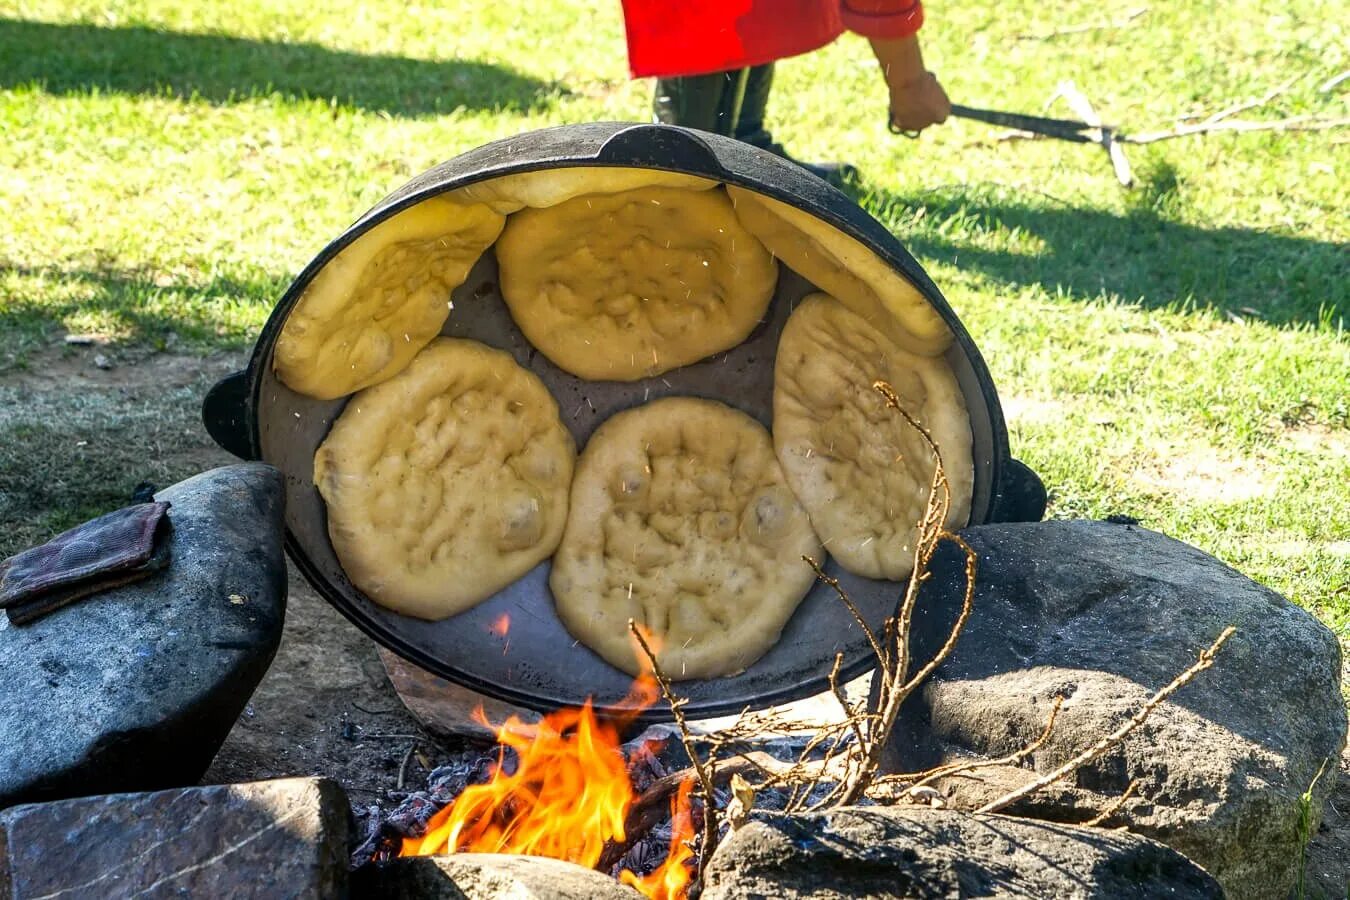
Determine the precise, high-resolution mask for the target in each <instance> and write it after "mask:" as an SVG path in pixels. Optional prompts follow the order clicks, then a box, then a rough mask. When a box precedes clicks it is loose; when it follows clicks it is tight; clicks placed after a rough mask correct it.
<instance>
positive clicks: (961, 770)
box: [884, 696, 1064, 791]
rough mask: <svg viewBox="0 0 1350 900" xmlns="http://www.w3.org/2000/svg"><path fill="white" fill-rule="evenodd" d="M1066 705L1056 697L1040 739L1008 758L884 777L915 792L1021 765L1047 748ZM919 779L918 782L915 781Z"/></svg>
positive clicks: (976, 761) (951, 765)
mask: <svg viewBox="0 0 1350 900" xmlns="http://www.w3.org/2000/svg"><path fill="white" fill-rule="evenodd" d="M1063 705H1064V697H1063V696H1057V697H1055V703H1054V705H1053V706H1051V707H1050V716H1049V718H1048V719H1046V722H1045V728H1044V729H1042V730H1041V734H1040V737H1038V738H1036V740H1034V741H1032V742H1031V743H1030V744H1027V745H1026V746H1025V747H1023V748H1022V749H1021V750H1014V751H1013V752H1012V753H1009V754H1008V755H1007V756H1000V757H999V758H998V759H981V760H966V761H962V762H955V763H948V764H947V765H945V766H938V767H937V768H935V769H930V770H929V771H927V772H918V773H916V774H914V775H887V776H885V777H884V780H885V781H886V782H888V783H889V782H897V781H904V782H913V783H912V784H909V785H908V787H907V788H906V789H907V790H910V791H912V790H914V789H915V788H920V787H925V786H927V785H929V784H931V783H932V782H934V781H937V780H938V779H939V778H947V777H951V776H955V775H963V774H965V773H966V772H974V771H977V770H979V769H989V768H993V767H995V766H1015V765H1017V764H1019V763H1021V762H1022V761H1023V760H1024V759H1026V758H1027V757H1028V756H1030V755H1031V754H1033V753H1035V752H1036V751H1037V750H1039V749H1041V748H1042V747H1044V746H1045V742H1046V741H1048V740H1050V734H1051V732H1053V731H1054V730H1055V718H1056V716H1058V715H1059V710H1060V707H1062V706H1063ZM915 779H917V780H915Z"/></svg>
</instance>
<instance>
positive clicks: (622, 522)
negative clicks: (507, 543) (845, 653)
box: [549, 397, 823, 679]
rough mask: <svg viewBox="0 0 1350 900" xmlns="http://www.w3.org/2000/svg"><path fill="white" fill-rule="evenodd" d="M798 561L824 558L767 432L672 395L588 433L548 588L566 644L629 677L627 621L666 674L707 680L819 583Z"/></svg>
mask: <svg viewBox="0 0 1350 900" xmlns="http://www.w3.org/2000/svg"><path fill="white" fill-rule="evenodd" d="M803 555H806V556H811V557H813V558H815V559H816V560H817V561H821V562H823V554H822V550H821V547H820V542H819V541H818V540H817V539H816V536H815V534H814V533H813V532H812V531H811V523H810V522H809V520H808V519H807V517H806V512H805V510H803V509H802V507H801V505H800V504H799V503H798V502H797V500H796V498H794V497H793V495H792V492H791V490H789V489H788V486H787V484H786V482H785V481H784V480H783V473H782V470H781V469H780V468H779V465H778V461H777V460H776V459H775V458H774V454H773V445H772V442H771V441H770V438H769V434H768V432H767V431H765V429H764V426H762V425H760V424H759V423H758V422H756V421H755V420H754V419H752V418H750V417H749V416H747V415H746V414H745V413H742V412H739V411H737V410H734V409H732V408H731V407H729V406H725V405H723V404H721V403H716V402H714V401H711V400H700V399H696V398H693V397H669V398H666V399H662V400H655V401H653V402H651V403H648V404H647V405H645V406H640V407H637V408H635V409H630V410H626V411H624V412H621V413H619V414H618V415H616V416H614V417H613V418H611V419H609V420H608V421H606V422H605V423H604V424H603V425H601V426H600V428H598V429H597V430H596V432H595V434H594V435H593V436H592V437H591V440H590V442H589V443H588V444H587V445H586V449H585V450H584V451H583V452H582V454H581V458H580V459H579V460H578V461H577V474H576V480H575V482H574V483H573V485H572V505H571V510H570V512H569V515H568V519H567V530H566V532H565V533H564V535H563V541H562V544H561V545H559V547H558V553H557V555H556V556H555V557H554V559H553V573H552V575H551V577H550V578H549V586H550V587H551V588H552V589H553V597H554V601H555V603H556V604H557V608H558V615H559V617H561V619H562V621H563V624H564V625H566V626H567V629H568V630H569V631H570V632H571V633H572V634H573V636H574V637H576V638H578V639H579V640H580V641H581V642H582V643H584V644H586V646H588V647H590V648H591V649H593V650H595V651H596V652H597V653H599V654H600V655H601V656H602V657H604V658H605V659H606V660H607V661H609V662H610V663H611V664H613V665H615V666H617V667H618V668H620V669H622V670H624V671H625V672H628V673H629V674H634V675H635V674H637V672H638V665H637V654H636V652H635V650H634V647H633V644H632V642H631V637H630V635H629V631H628V620H629V619H630V618H631V619H634V620H635V621H637V622H638V623H639V624H642V625H645V626H646V627H647V628H649V629H650V630H651V631H652V632H653V633H654V634H655V636H656V639H657V642H658V644H659V645H660V651H659V653H658V660H659V662H660V663H661V667H662V669H663V670H664V671H665V673H666V674H667V675H669V676H670V677H671V678H673V679H686V678H712V677H714V676H718V675H731V674H734V673H736V672H739V671H741V670H742V669H744V668H746V667H747V666H749V665H750V664H751V663H753V662H754V661H755V660H757V659H759V658H760V657H761V656H763V655H764V653H765V652H766V651H767V650H768V649H769V648H770V647H772V646H773V645H774V644H775V643H777V641H778V636H779V634H780V633H781V632H782V630H783V626H784V625H785V624H786V623H787V620H788V619H789V618H790V617H791V615H792V611H793V610H794V609H796V608H797V604H798V603H800V602H801V599H802V597H804V596H805V595H806V592H807V591H808V590H809V589H810V588H811V585H812V583H813V581H814V579H815V573H813V572H812V571H811V568H810V567H809V566H808V565H807V564H806V563H805V562H803V561H802V556H803Z"/></svg>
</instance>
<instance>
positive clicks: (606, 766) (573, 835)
mask: <svg viewBox="0 0 1350 900" xmlns="http://www.w3.org/2000/svg"><path fill="white" fill-rule="evenodd" d="M503 630H505V629H503ZM644 638H645V639H646V640H647V641H648V642H649V643H651V641H652V638H651V636H650V635H647V634H645V633H644ZM653 649H655V645H654V644H653ZM660 696H661V694H660V686H659V685H658V684H657V682H656V679H655V678H654V677H653V676H652V675H651V673H650V672H645V671H644V672H643V674H641V675H639V676H638V678H637V680H636V681H634V682H633V685H632V687H631V688H630V689H629V691H628V694H627V696H626V697H624V699H623V701H622V702H621V703H620V704H619V705H618V706H616V707H615V708H614V709H613V710H611V711H610V715H609V716H608V717H606V718H601V717H599V716H597V715H596V713H595V710H594V709H593V708H592V706H591V702H590V701H589V700H587V701H586V703H585V704H584V705H583V706H581V707H580V708H575V707H574V708H568V709H560V710H557V711H556V712H552V713H549V714H547V715H545V716H544V717H543V719H542V720H541V721H540V722H539V724H538V725H531V724H528V723H526V722H522V721H521V720H519V719H518V718H516V717H515V716H512V717H510V718H508V719H507V720H506V722H505V723H503V724H502V725H501V726H499V727H498V728H497V742H498V744H500V745H501V747H502V750H501V753H500V755H499V757H498V760H497V766H496V769H495V771H494V772H493V774H492V777H491V779H490V780H489V781H488V782H487V783H485V784H477V785H471V786H469V787H467V788H465V789H464V791H463V792H462V793H460V795H459V796H458V797H457V798H455V800H454V802H452V803H451V804H450V805H449V806H446V807H445V808H443V809H441V810H440V811H439V812H437V813H436V814H435V815H434V816H432V818H431V821H430V822H429V823H428V828H427V833H426V834H425V835H423V836H422V837H420V838H406V839H404V841H403V846H402V848H401V850H400V854H399V855H400V856H427V855H431V854H437V853H519V854H524V855H527V856H548V857H552V858H554V859H562V860H567V861H568V862H574V863H577V864H578V865H582V866H585V867H587V868H594V867H595V865H596V864H597V863H598V862H599V860H600V855H601V853H602V852H603V850H604V847H605V844H606V842H608V841H610V840H624V839H625V834H624V821H625V819H626V817H627V815H628V810H629V808H630V807H631V806H632V804H633V800H634V799H635V797H636V795H635V793H634V791H633V785H632V782H631V781H630V780H629V778H628V769H627V766H626V765H625V761H624V758H623V754H622V751H621V749H620V744H621V742H620V737H619V732H620V729H622V728H624V727H626V726H627V725H629V724H631V723H632V721H633V720H634V719H635V718H636V717H637V714H638V713H639V712H641V711H642V710H643V709H646V708H647V707H649V706H651V705H652V704H653V703H655V702H656V701H657V700H658V699H659V698H660ZM508 748H509V749H510V750H511V751H514V754H513V755H514V757H515V767H514V770H513V771H510V772H508V771H507V769H508V768H509V766H507V765H506V751H507V749H508ZM691 787H692V783H687V784H682V785H680V788H679V790H678V791H677V792H676V796H675V797H674V798H672V801H671V815H672V822H673V825H674V828H673V834H672V837H671V844H670V853H669V857H668V858H667V860H666V861H665V863H663V864H662V865H661V866H660V867H658V868H657V869H656V870H655V871H653V872H652V873H651V874H650V875H646V876H638V875H636V874H635V873H633V872H630V871H627V870H624V871H623V872H621V873H620V877H621V880H622V881H623V883H625V884H631V885H633V886H634V887H636V888H637V889H638V890H639V891H641V892H642V893H644V894H645V895H646V896H648V897H650V898H652V900H683V898H684V897H685V893H686V890H687V885H688V882H689V880H690V870H689V865H688V860H689V859H690V858H691V857H692V856H693V855H694V853H693V850H692V849H691V848H690V846H689V840H690V838H692V836H693V826H692V824H691V821H692V815H691V813H690V805H689V793H690V788H691Z"/></svg>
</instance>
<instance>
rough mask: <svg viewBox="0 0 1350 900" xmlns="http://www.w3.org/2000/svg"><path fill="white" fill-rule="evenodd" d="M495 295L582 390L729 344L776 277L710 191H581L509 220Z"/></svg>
mask: <svg viewBox="0 0 1350 900" xmlns="http://www.w3.org/2000/svg"><path fill="white" fill-rule="evenodd" d="M497 261H498V263H499V265H500V269H501V286H502V297H503V298H504V299H505V300H506V304H507V306H508V307H509V308H510V310H511V315H512V317H513V318H514V319H515V321H516V324H517V325H519V326H520V330H521V331H522V332H524V334H525V337H526V338H528V339H529V341H530V343H532V344H534V346H536V347H538V348H539V350H540V351H541V352H542V353H543V354H544V355H545V356H547V357H548V358H549V359H550V360H552V361H553V363H554V364H555V365H557V366H558V367H559V368H561V369H564V370H565V371H568V372H571V373H572V374H573V375H577V376H579V377H581V378H586V379H590V380H592V381H606V380H608V381H633V380H636V379H639V378H644V377H647V376H651V375H659V374H661V373H662V372H666V371H669V370H670V369H674V368H677V367H679V366H683V365H687V364H689V363H692V362H697V361H698V360H700V359H703V358H704V357H706V356H710V355H711V354H713V353H717V352H719V351H722V350H726V349H729V348H731V347H734V346H735V345H737V344H739V343H740V342H741V341H743V340H744V339H745V338H746V336H747V335H749V334H750V332H751V330H753V329H754V327H755V325H756V323H758V322H759V320H760V318H761V317H762V316H763V315H764V311H765V309H766V308H767V307H768V304H769V299H770V298H771V297H772V295H773V290H774V286H775V284H776V282H777V278H778V269H777V265H776V264H775V263H774V261H773V259H772V258H771V257H770V256H769V253H768V251H767V250H765V249H764V247H763V246H762V245H761V244H760V243H759V241H757V240H756V239H755V238H754V237H753V236H752V235H751V234H750V233H749V232H747V231H746V230H745V229H744V228H743V227H741V225H740V223H739V222H737V221H736V216H735V214H734V212H733V211H732V209H731V202H730V201H729V200H728V199H727V197H726V194H725V193H724V192H722V191H721V190H715V191H689V190H680V189H676V188H667V187H648V188H640V189H637V190H631V191H623V192H621V193H617V194H588V195H585V196H581V197H576V198H574V199H571V200H567V201H565V202H563V203H559V204H557V205H556V206H551V207H549V208H547V209H525V210H522V211H520V212H518V213H515V214H514V215H512V216H511V218H510V221H509V222H508V223H507V226H506V230H505V231H503V232H502V236H501V239H500V240H499V241H498V242H497Z"/></svg>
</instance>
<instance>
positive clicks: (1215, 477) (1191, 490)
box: [1131, 447, 1275, 504]
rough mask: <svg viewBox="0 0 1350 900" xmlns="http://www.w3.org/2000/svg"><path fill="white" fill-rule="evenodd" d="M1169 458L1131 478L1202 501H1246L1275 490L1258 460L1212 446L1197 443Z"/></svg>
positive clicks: (1142, 484)
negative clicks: (1201, 445) (1224, 451)
mask: <svg viewBox="0 0 1350 900" xmlns="http://www.w3.org/2000/svg"><path fill="white" fill-rule="evenodd" d="M1165 460H1166V461H1165V462H1162V461H1160V462H1150V463H1149V464H1148V465H1147V466H1146V467H1142V468H1140V469H1137V470H1136V471H1135V472H1134V474H1133V475H1132V476H1131V480H1132V481H1133V482H1134V483H1135V484H1137V485H1138V486H1140V487H1142V488H1144V489H1146V490H1148V491H1150V492H1151V493H1166V494H1171V495H1174V496H1180V497H1184V498H1185V499H1187V500H1190V501H1195V502H1199V503H1218V504H1227V503H1242V502H1244V501H1247V500H1256V499H1259V498H1261V497H1267V496H1270V495H1271V494H1272V493H1273V492H1274V490H1275V485H1274V484H1273V483H1271V482H1270V481H1269V480H1268V479H1267V478H1266V477H1265V476H1264V475H1263V474H1262V471H1261V467H1260V465H1259V464H1258V463H1256V462H1255V461H1254V460H1250V459H1244V458H1241V457H1235V456H1230V455H1228V454H1225V453H1222V452H1220V451H1218V450H1216V449H1214V448H1212V447H1196V448H1193V449H1189V450H1187V451H1186V452H1184V453H1181V454H1179V455H1172V456H1169V457H1165Z"/></svg>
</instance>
